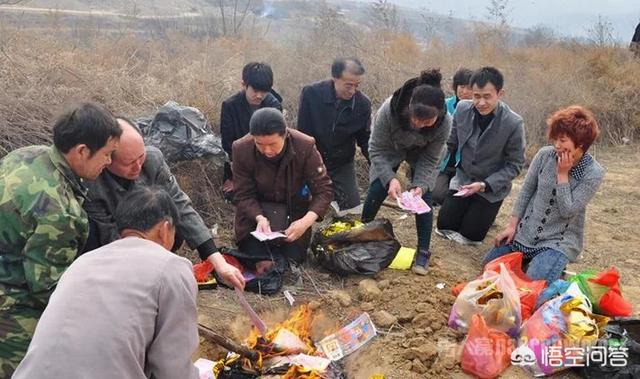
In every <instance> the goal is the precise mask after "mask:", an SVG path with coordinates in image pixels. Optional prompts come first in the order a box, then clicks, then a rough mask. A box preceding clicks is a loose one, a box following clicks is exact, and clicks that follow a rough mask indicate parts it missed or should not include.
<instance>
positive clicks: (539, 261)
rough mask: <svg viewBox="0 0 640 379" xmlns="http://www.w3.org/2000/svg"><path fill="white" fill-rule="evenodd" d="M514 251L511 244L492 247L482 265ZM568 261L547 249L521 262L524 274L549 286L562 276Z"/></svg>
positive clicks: (565, 257)
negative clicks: (524, 269) (524, 267)
mask: <svg viewBox="0 0 640 379" xmlns="http://www.w3.org/2000/svg"><path fill="white" fill-rule="evenodd" d="M514 251H517V250H515V249H514V248H513V247H512V245H511V244H507V245H502V246H498V247H494V248H493V249H491V250H489V252H488V253H487V255H485V257H484V259H483V261H482V265H483V266H484V265H486V264H487V263H489V262H491V261H492V260H494V259H496V258H500V257H501V256H503V255H507V254H509V253H513V252H514ZM567 263H569V259H567V256H566V255H564V253H563V252H561V251H558V250H554V249H551V248H547V249H545V250H542V251H539V252H537V253H535V254H534V255H533V257H532V258H530V259H529V261H528V262H527V260H526V259H525V260H524V261H523V265H524V266H527V265H528V266H527V269H526V273H527V276H529V277H530V278H531V279H533V280H546V281H547V284H551V283H553V282H554V281H556V280H557V279H560V276H562V271H564V269H565V268H566V267H567Z"/></svg>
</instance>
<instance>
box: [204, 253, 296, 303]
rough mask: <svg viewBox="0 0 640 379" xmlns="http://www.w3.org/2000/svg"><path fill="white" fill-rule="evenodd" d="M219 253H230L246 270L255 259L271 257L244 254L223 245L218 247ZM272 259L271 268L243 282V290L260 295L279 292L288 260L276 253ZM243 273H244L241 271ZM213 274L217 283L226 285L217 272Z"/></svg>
mask: <svg viewBox="0 0 640 379" xmlns="http://www.w3.org/2000/svg"><path fill="white" fill-rule="evenodd" d="M220 253H221V254H222V255H223V256H225V255H230V256H232V257H234V258H235V259H237V260H238V262H240V264H241V265H242V266H243V267H245V271H247V269H246V268H249V267H255V264H256V262H257V261H261V260H266V259H272V258H271V257H256V256H254V255H249V254H245V253H243V252H241V251H239V250H236V249H229V248H225V247H221V248H220ZM273 261H274V264H273V268H272V269H271V270H269V271H267V272H266V273H264V274H261V275H260V276H255V277H254V278H252V279H250V280H247V281H246V282H245V284H244V290H245V291H249V292H255V293H259V294H262V295H273V294H274V293H278V292H280V289H282V283H283V274H284V272H285V270H286V269H287V267H288V266H287V264H288V262H287V261H286V260H285V259H284V258H282V257H279V256H277V255H276V256H274V257H273ZM243 274H245V273H244V272H243ZM214 275H215V277H216V281H217V282H218V283H220V284H221V285H223V286H226V287H228V286H227V285H226V284H225V283H224V282H223V281H222V280H221V278H220V277H219V276H218V273H217V272H216V273H215V274H214ZM245 277H246V275H245Z"/></svg>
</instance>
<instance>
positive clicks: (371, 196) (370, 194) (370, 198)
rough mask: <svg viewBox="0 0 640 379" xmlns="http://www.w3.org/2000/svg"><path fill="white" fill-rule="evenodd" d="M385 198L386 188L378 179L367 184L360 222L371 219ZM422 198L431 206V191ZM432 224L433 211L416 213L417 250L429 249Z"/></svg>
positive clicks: (374, 216)
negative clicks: (367, 188)
mask: <svg viewBox="0 0 640 379" xmlns="http://www.w3.org/2000/svg"><path fill="white" fill-rule="evenodd" d="M386 198H387V189H386V188H385V187H384V186H383V185H382V182H381V181H380V179H376V180H375V181H374V182H373V183H371V185H370V186H369V190H368V191H367V199H366V200H365V201H364V205H363V207H362V222H369V221H373V219H374V218H376V215H377V214H378V211H379V210H380V206H381V205H382V202H384V199H386ZM422 199H423V200H424V201H425V202H426V203H427V204H429V206H430V207H431V206H432V203H431V192H426V193H424V194H423V195H422ZM432 226H433V211H431V212H428V213H423V214H421V215H418V214H417V215H416V231H417V233H418V250H429V246H430V245H431V227H432Z"/></svg>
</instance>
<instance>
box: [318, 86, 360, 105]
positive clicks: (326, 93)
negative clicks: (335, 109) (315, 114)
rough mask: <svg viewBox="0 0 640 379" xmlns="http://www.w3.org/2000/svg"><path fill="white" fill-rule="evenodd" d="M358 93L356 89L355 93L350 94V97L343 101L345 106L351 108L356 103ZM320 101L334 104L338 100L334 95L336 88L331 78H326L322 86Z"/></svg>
mask: <svg viewBox="0 0 640 379" xmlns="http://www.w3.org/2000/svg"><path fill="white" fill-rule="evenodd" d="M358 93H359V91H356V93H355V94H354V95H353V96H351V99H349V100H347V101H345V103H346V105H347V107H349V108H351V109H353V107H354V106H355V104H356V96H357V95H358ZM322 101H324V102H325V103H327V104H335V103H337V102H338V97H337V96H336V88H335V87H334V86H333V80H331V79H329V80H327V81H326V82H325V84H324V85H323V86H322Z"/></svg>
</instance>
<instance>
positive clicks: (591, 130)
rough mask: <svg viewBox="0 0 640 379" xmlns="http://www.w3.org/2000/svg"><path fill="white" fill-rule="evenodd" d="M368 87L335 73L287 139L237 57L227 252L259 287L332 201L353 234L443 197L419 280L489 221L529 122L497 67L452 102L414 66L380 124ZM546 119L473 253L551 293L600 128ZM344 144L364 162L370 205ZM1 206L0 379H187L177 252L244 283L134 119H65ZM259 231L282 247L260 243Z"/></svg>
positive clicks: (187, 279)
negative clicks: (438, 257)
mask: <svg viewBox="0 0 640 379" xmlns="http://www.w3.org/2000/svg"><path fill="white" fill-rule="evenodd" d="M364 77H365V69H364V66H363V64H362V63H361V62H360V61H359V60H358V59H356V58H344V59H342V58H341V59H336V60H335V61H334V62H333V64H332V66H331V78H329V79H328V80H324V81H320V82H317V83H313V84H309V85H307V86H305V87H304V88H303V89H302V93H301V96H300V101H299V111H298V117H297V120H298V122H297V127H296V128H292V127H288V126H287V123H286V122H285V117H284V116H283V114H282V102H283V99H282V97H281V96H280V95H279V94H278V93H277V92H276V91H274V90H273V88H272V87H273V72H272V70H271V67H269V65H268V64H266V63H260V62H252V63H249V64H247V65H246V66H245V67H244V69H243V71H242V90H241V91H239V92H238V93H236V94H234V95H233V96H231V97H230V98H228V99H226V100H225V101H224V102H223V104H222V110H221V120H220V130H221V136H222V144H223V148H224V149H225V151H226V152H227V153H228V156H229V162H230V163H229V164H228V165H226V166H225V170H224V183H223V193H224V197H225V198H226V199H227V200H229V201H232V202H233V204H234V206H235V216H234V217H235V221H234V229H235V230H234V232H235V242H236V245H237V246H238V249H239V250H240V251H242V252H244V253H245V255H246V256H250V257H251V259H249V260H248V261H247V262H243V263H244V264H245V265H246V266H247V268H248V269H250V270H254V271H255V273H256V274H257V275H261V274H263V273H265V272H268V271H270V270H284V269H286V267H287V265H288V264H289V262H291V261H294V262H302V261H304V260H305V258H306V255H307V250H308V246H309V242H310V238H311V226H312V225H313V224H314V223H315V222H316V221H318V220H320V219H322V218H323V217H324V216H325V214H326V213H327V210H328V209H329V207H330V206H331V203H332V201H334V199H335V204H336V205H335V206H336V207H337V208H338V209H340V210H343V211H347V212H349V211H350V212H354V210H355V211H356V212H359V209H360V208H361V219H362V221H364V222H368V221H371V220H373V219H374V218H375V217H376V215H377V213H378V211H379V209H380V207H381V205H382V203H383V202H384V200H385V199H386V198H387V197H391V198H392V199H396V198H397V197H398V196H400V195H401V194H402V193H403V192H404V191H409V192H410V193H411V194H412V195H414V196H418V197H421V198H422V199H423V200H424V201H425V202H426V203H427V204H429V205H431V206H433V205H434V203H437V204H440V209H439V212H438V218H437V221H436V227H435V228H434V227H433V212H428V213H424V214H420V215H416V216H415V220H416V232H417V249H416V255H415V259H414V264H413V267H412V270H413V272H415V273H416V274H419V275H425V274H427V273H428V268H429V262H430V259H431V256H432V252H431V248H430V244H431V233H432V229H435V232H436V234H438V235H440V236H442V237H443V238H447V239H450V240H452V241H455V242H457V243H461V244H466V245H477V244H479V243H481V242H482V241H483V240H484V239H485V237H486V235H487V232H488V230H489V228H490V227H491V225H492V224H493V223H494V221H495V218H496V216H497V214H498V212H499V210H500V207H501V205H502V202H503V201H504V199H505V198H506V197H507V196H508V194H509V193H510V191H511V187H512V181H513V179H514V178H515V177H517V176H518V175H519V173H520V171H521V170H522V168H523V166H524V164H525V132H524V122H523V119H522V118H521V117H520V116H519V115H518V114H516V113H515V112H514V111H512V110H511V109H510V108H509V106H507V105H506V104H505V103H504V102H503V101H502V98H503V96H504V93H505V90H504V88H503V86H504V79H503V76H502V74H501V72H500V71H499V70H497V69H496V68H493V67H483V68H480V69H478V70H475V71H471V70H467V69H461V70H459V71H458V72H457V73H456V74H455V75H454V77H453V92H454V95H453V96H451V97H449V98H446V97H445V93H444V91H443V89H442V86H441V82H442V75H441V73H440V72H439V70H435V69H431V70H425V71H423V72H422V73H421V74H420V75H418V76H416V77H414V78H411V79H409V80H408V81H406V82H405V83H404V84H403V85H402V86H401V87H400V88H398V89H397V90H396V91H395V92H394V93H393V94H392V95H391V96H390V97H389V98H387V99H386V100H385V101H384V102H383V103H382V105H381V106H380V107H379V108H378V110H377V111H376V112H375V117H373V121H372V111H371V101H370V100H369V98H368V97H367V96H366V95H365V94H363V93H362V92H361V91H360V90H359V86H360V85H361V83H362V82H363V80H364ZM547 124H548V133H547V134H548V137H549V139H550V141H551V142H552V145H551V146H546V147H543V148H542V149H540V150H539V151H538V153H537V154H536V156H535V157H534V159H533V161H532V162H531V165H530V167H529V170H528V172H527V176H526V178H525V180H524V184H523V186H522V189H521V190H520V193H519V194H518V196H517V200H516V202H515V205H514V207H513V210H512V213H511V219H510V222H509V224H508V225H507V227H506V228H505V230H504V231H503V232H501V233H499V234H498V236H497V237H496V241H495V248H494V249H492V250H491V251H490V252H488V253H487V255H486V257H485V261H489V260H491V259H495V258H497V257H499V256H501V255H504V254H507V253H509V252H512V251H522V252H524V254H525V265H526V266H527V270H526V272H527V274H528V275H529V276H531V277H532V278H533V279H545V280H547V281H549V282H551V281H553V280H555V279H557V278H558V277H560V276H561V275H562V271H563V270H564V269H565V267H566V265H567V263H568V262H571V261H575V260H576V259H577V258H578V255H579V254H580V251H581V249H582V241H583V231H584V221H585V209H586V206H587V204H588V202H589V201H590V199H591V198H592V197H593V196H594V194H595V192H596V190H597V188H598V186H599V184H600V182H601V181H602V179H603V176H604V169H603V168H602V167H601V166H600V165H599V164H598V163H597V162H596V161H595V159H594V158H593V157H592V156H591V155H590V154H589V153H588V150H589V147H590V146H591V144H592V143H593V142H594V141H595V139H596V138H597V136H598V134H599V129H598V125H597V122H596V121H595V119H594V117H593V115H592V114H591V112H589V111H588V110H586V109H584V108H583V107H580V106H570V107H567V108H564V109H560V110H558V111H557V112H554V113H553V114H552V115H551V116H550V118H549V119H548V122H547ZM356 145H357V146H358V147H359V148H360V151H361V153H362V155H363V156H364V158H365V159H366V160H367V162H368V164H369V186H368V189H367V193H366V197H365V200H364V203H363V204H361V200H360V193H359V190H358V185H357V181H356V166H355V164H354V160H355V154H356ZM403 162H406V163H407V164H408V166H409V172H408V175H407V176H408V177H403V176H402V174H400V173H399V172H398V169H399V167H400V165H401V164H402V163H403ZM0 194H2V197H0V262H1V263H2V264H1V265H0V309H1V310H2V313H1V314H0V376H2V377H11V375H12V373H14V371H15V375H14V377H15V378H39V377H42V378H44V377H65V378H72V377H93V378H101V377H132V378H133V377H140V378H145V377H155V378H177V377H196V375H197V374H196V370H195V368H194V366H193V365H191V364H190V356H191V354H192V352H193V351H194V350H195V348H196V346H197V329H196V316H197V310H196V283H195V280H194V277H193V274H192V272H191V265H190V263H189V262H188V261H187V260H186V259H185V258H181V257H178V256H176V255H175V254H173V253H172V251H176V250H177V249H178V248H180V246H181V245H182V244H183V243H184V242H186V243H187V245H188V246H189V247H190V248H192V249H196V250H197V251H198V253H199V256H200V258H201V259H202V260H209V261H210V262H211V263H212V264H213V266H214V268H215V270H216V272H217V273H218V276H219V277H220V278H221V280H222V281H223V282H224V283H225V284H228V285H230V286H233V287H237V288H240V289H242V288H243V287H244V284H245V279H244V276H243V274H242V273H241V272H240V271H239V270H238V269H237V268H236V267H234V266H232V265H230V264H229V263H227V262H226V261H225V259H224V257H223V256H222V255H221V254H220V253H219V252H218V249H217V247H216V244H215V242H214V240H213V236H212V235H211V231H210V230H209V229H208V228H207V227H206V225H205V223H204V221H203V220H202V218H201V217H200V216H199V215H198V213H197V212H196V211H195V210H194V209H193V207H192V205H191V201H190V199H189V196H188V195H187V194H185V193H184V192H183V191H182V190H181V188H180V186H179V185H178V183H177V182H176V179H175V178H174V176H173V175H172V174H171V171H170V169H169V167H168V165H167V163H166V162H165V161H164V158H163V156H162V153H161V152H160V151H159V150H158V149H156V148H154V147H151V146H145V144H144V139H143V137H142V134H141V133H140V130H139V129H138V128H137V126H136V125H135V123H133V122H131V121H129V120H128V119H126V118H125V117H116V116H114V115H113V114H111V113H110V112H109V111H108V110H107V109H105V108H104V107H103V106H101V105H99V104H95V103H83V104H80V105H78V106H76V107H75V108H72V109H70V110H68V111H67V112H65V113H63V114H62V115H61V116H60V117H59V118H58V119H57V120H56V122H55V124H54V127H53V145H52V146H31V147H25V148H21V149H18V150H15V151H13V152H11V153H9V154H8V155H7V156H5V157H4V158H3V159H2V160H1V161H0ZM252 231H257V232H262V233H269V232H281V233H283V234H284V235H285V236H286V237H285V238H282V239H276V240H272V241H260V240H258V239H257V238H256V237H255V236H254V235H253V234H252V233H251V232H252ZM54 290H55V291H54ZM25 354H26V356H25ZM16 369H17V370H16Z"/></svg>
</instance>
